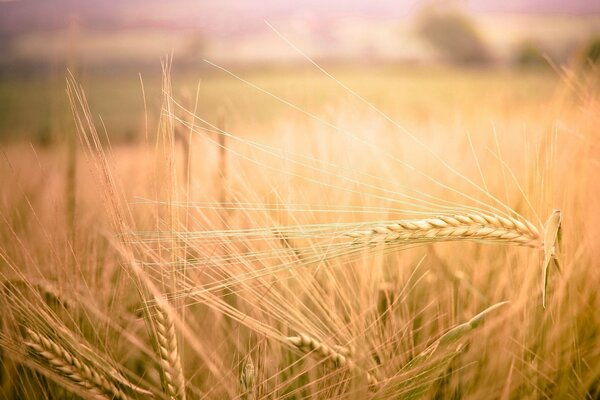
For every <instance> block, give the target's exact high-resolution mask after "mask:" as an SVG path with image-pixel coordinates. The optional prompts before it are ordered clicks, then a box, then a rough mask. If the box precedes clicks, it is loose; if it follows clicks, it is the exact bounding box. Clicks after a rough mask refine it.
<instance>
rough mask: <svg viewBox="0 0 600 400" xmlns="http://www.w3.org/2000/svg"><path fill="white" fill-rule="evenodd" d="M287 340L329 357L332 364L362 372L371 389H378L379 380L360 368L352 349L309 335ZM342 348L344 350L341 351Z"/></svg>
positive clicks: (316, 354)
mask: <svg viewBox="0 0 600 400" xmlns="http://www.w3.org/2000/svg"><path fill="white" fill-rule="evenodd" d="M286 340H287V342H288V343H289V344H291V345H292V346H294V347H296V348H297V349H298V350H300V351H302V352H303V353H306V354H312V355H315V356H318V357H320V358H323V359H327V361H328V362H329V364H330V365H332V366H334V367H336V368H341V367H347V368H348V369H349V370H351V371H354V372H358V373H362V374H364V375H365V378H366V379H367V384H368V385H369V389H370V390H372V391H375V390H377V388H378V386H379V381H378V380H377V378H375V376H374V375H373V374H371V373H370V372H368V371H365V370H363V369H362V368H360V367H359V366H358V365H356V363H354V361H353V360H352V358H351V354H352V353H353V351H351V350H350V349H349V348H344V347H341V346H335V347H329V346H328V345H326V344H325V343H322V342H319V341H318V340H316V339H314V338H311V337H310V336H308V335H304V334H302V333H301V334H300V335H299V336H289V337H287V338H286ZM340 349H342V351H340Z"/></svg>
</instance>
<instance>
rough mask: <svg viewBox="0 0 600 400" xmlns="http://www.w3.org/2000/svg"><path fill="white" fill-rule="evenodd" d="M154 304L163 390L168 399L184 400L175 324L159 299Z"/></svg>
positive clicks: (183, 384)
mask: <svg viewBox="0 0 600 400" xmlns="http://www.w3.org/2000/svg"><path fill="white" fill-rule="evenodd" d="M156 304H157V306H156V315H155V318H154V320H155V323H156V340H157V343H158V352H159V358H160V367H161V374H162V377H163V385H164V389H165V392H166V394H167V395H168V396H169V398H171V399H177V400H185V383H184V377H183V369H182V368H181V358H180V357H179V347H178V345H177V334H176V332H175V323H174V322H173V319H172V318H171V316H170V314H169V313H168V311H167V309H166V308H165V307H164V306H163V303H162V302H161V301H159V299H157V300H156Z"/></svg>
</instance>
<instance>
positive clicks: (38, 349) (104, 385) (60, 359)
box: [25, 328, 130, 400]
mask: <svg viewBox="0 0 600 400" xmlns="http://www.w3.org/2000/svg"><path fill="white" fill-rule="evenodd" d="M26 332H27V339H26V340H25V346H27V348H28V349H29V351H31V352H32V353H33V354H35V355H36V356H37V357H38V358H40V359H42V360H44V361H45V362H46V363H47V364H48V365H49V366H50V368H51V369H52V370H53V371H54V372H55V373H57V374H59V375H61V376H63V377H64V378H66V379H67V380H69V381H70V382H72V383H74V384H75V385H77V386H79V387H81V388H83V389H85V390H86V392H88V393H90V394H91V395H92V396H93V397H96V398H104V399H124V400H125V399H129V398H130V397H129V396H127V395H126V394H125V393H124V392H123V391H122V390H121V389H119V388H118V387H117V386H116V385H115V384H114V383H112V382H111V381H109V380H108V379H107V378H106V377H104V376H102V375H101V374H100V373H98V372H97V371H96V370H95V369H94V368H93V367H90V366H89V365H87V364H86V363H85V362H83V361H82V360H80V359H79V358H77V357H76V356H74V355H72V354H71V353H70V352H69V351H67V350H66V349H65V348H64V347H62V346H61V345H59V344H58V343H56V342H54V341H53V340H51V339H50V338H48V337H46V336H44V335H42V334H38V333H36V332H34V331H33V330H31V329H29V328H26Z"/></svg>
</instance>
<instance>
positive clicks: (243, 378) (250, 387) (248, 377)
mask: <svg viewBox="0 0 600 400" xmlns="http://www.w3.org/2000/svg"><path fill="white" fill-rule="evenodd" d="M255 381H256V371H255V369H254V364H253V363H252V358H251V357H250V355H248V356H246V359H245V360H244V365H243V366H242V372H241V373H240V384H241V386H242V399H245V400H253V399H254V383H255Z"/></svg>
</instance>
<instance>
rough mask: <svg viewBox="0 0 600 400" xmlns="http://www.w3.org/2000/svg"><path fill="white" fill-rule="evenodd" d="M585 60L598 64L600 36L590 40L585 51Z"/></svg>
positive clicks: (599, 60) (599, 58) (599, 59)
mask: <svg viewBox="0 0 600 400" xmlns="http://www.w3.org/2000/svg"><path fill="white" fill-rule="evenodd" d="M583 58H584V62H588V63H591V64H598V63H599V62H600V36H595V37H593V38H592V39H590V40H589V42H588V43H587V45H586V46H585V49H584V51H583Z"/></svg>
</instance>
